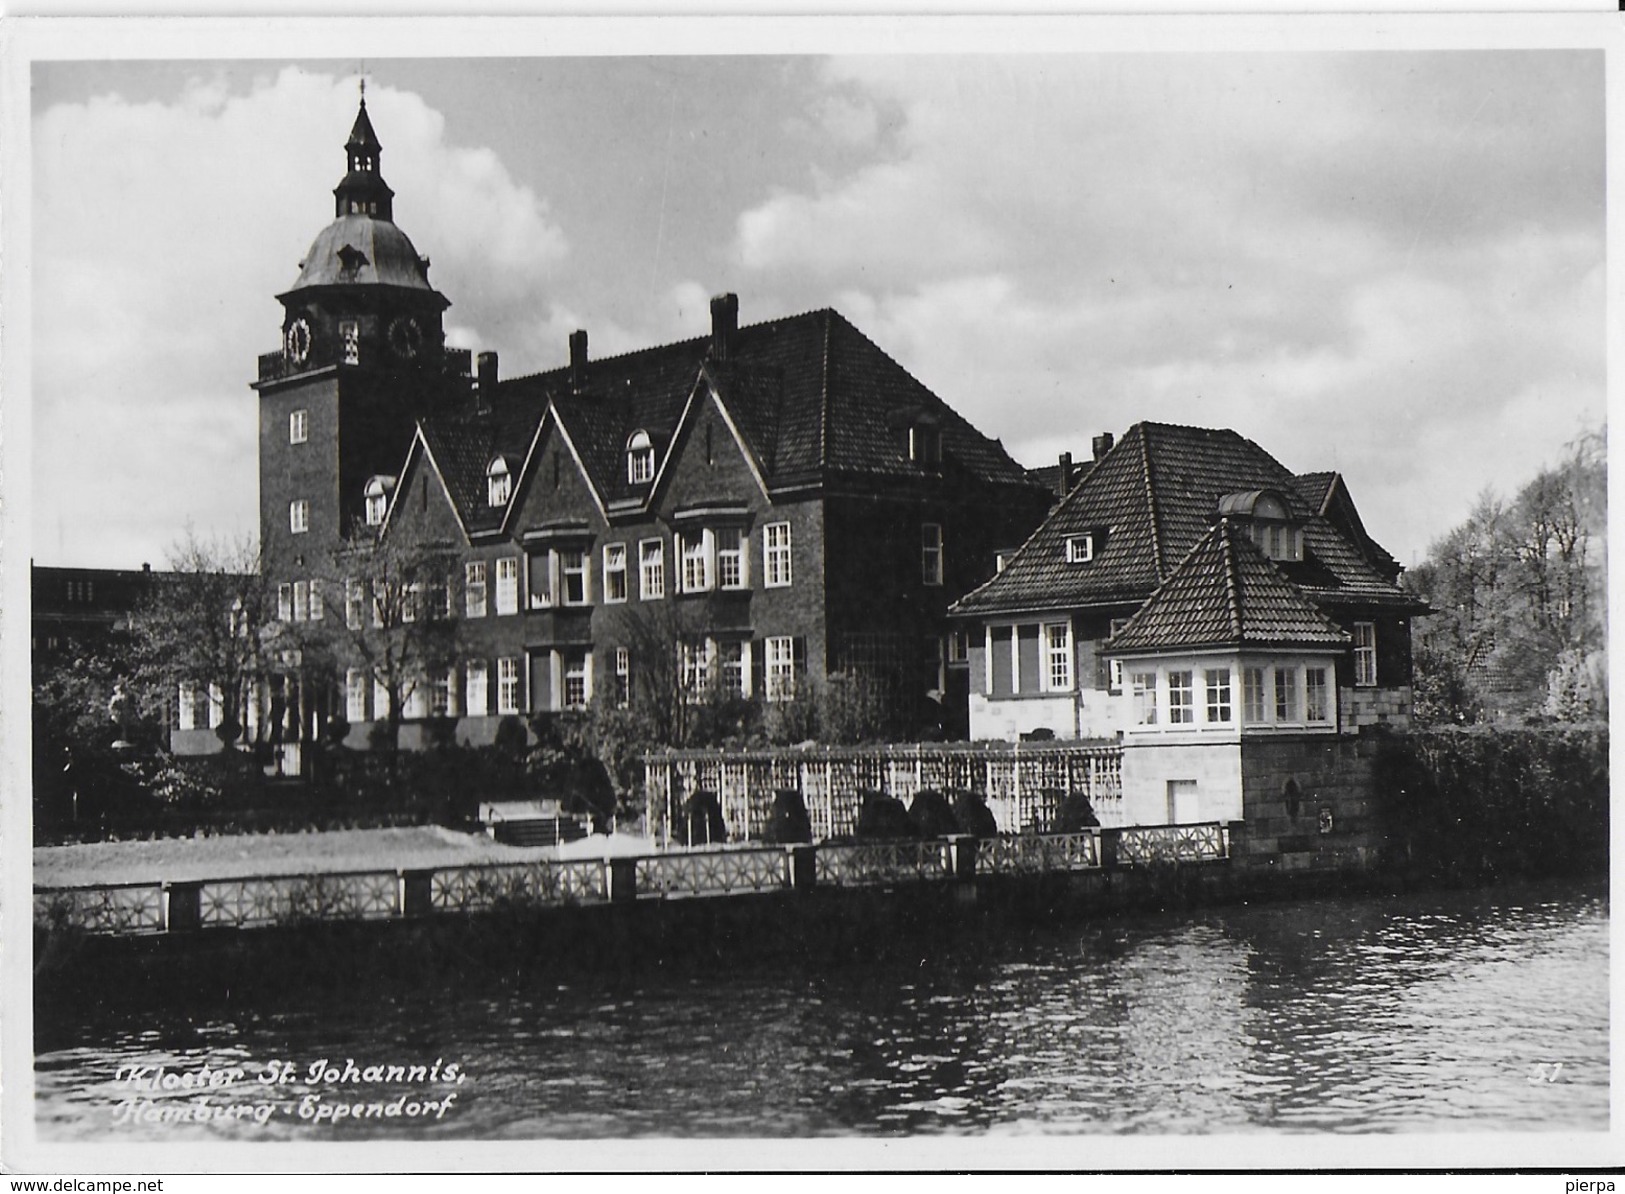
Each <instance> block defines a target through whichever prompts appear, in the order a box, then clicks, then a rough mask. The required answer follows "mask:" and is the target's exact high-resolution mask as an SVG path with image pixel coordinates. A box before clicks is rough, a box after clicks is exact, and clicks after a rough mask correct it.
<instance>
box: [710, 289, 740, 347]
mask: <svg viewBox="0 0 1625 1194" xmlns="http://www.w3.org/2000/svg"><path fill="white" fill-rule="evenodd" d="M738 330H739V296H738V295H737V294H719V295H717V297H716V298H714V299H712V300H711V357H712V359H713V360H717V361H726V360H727V359H728V346H729V342H730V341H732V340H733V338H734V333H735V332H737V331H738Z"/></svg>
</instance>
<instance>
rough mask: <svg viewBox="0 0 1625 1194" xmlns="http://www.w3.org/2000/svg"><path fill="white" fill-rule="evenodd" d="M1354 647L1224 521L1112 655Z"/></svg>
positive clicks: (1118, 639) (1123, 633)
mask: <svg viewBox="0 0 1625 1194" xmlns="http://www.w3.org/2000/svg"><path fill="white" fill-rule="evenodd" d="M1348 642H1349V637H1348V635H1347V634H1345V633H1344V632H1343V631H1342V630H1340V629H1338V628H1337V627H1336V626H1335V625H1333V624H1332V623H1331V621H1329V620H1328V619H1327V617H1326V615H1325V614H1323V613H1321V612H1320V609H1319V608H1318V607H1317V606H1316V605H1315V603H1314V602H1313V601H1312V600H1311V599H1310V598H1309V596H1308V595H1307V594H1306V593H1304V591H1303V590H1302V589H1300V588H1299V587H1298V586H1297V585H1295V584H1293V583H1292V582H1291V581H1290V580H1288V579H1287V578H1286V575H1285V574H1284V573H1283V572H1282V570H1281V569H1280V568H1279V567H1277V566H1276V564H1275V563H1274V562H1272V561H1271V560H1269V559H1267V558H1265V556H1264V554H1263V553H1262V552H1260V551H1259V550H1258V548H1257V547H1256V546H1255V545H1254V544H1253V541H1252V538H1251V536H1249V535H1248V534H1247V533H1246V532H1245V531H1244V530H1242V529H1240V528H1239V527H1237V526H1236V524H1235V523H1233V522H1231V521H1230V520H1229V519H1224V520H1222V521H1221V522H1220V523H1219V524H1218V525H1217V526H1215V527H1213V528H1212V529H1211V530H1209V531H1208V533H1207V534H1205V535H1203V536H1202V538H1201V539H1200V540H1198V541H1197V544H1196V546H1195V547H1193V548H1192V549H1191V551H1190V554H1189V555H1187V556H1186V557H1185V559H1184V560H1183V561H1182V562H1181V563H1180V565H1179V567H1178V568H1176V569H1175V570H1174V573H1173V575H1172V576H1170V577H1169V578H1168V580H1167V582H1166V583H1165V584H1164V585H1163V586H1162V587H1161V588H1160V589H1158V590H1157V591H1156V593H1155V594H1153V595H1152V597H1151V598H1150V600H1148V601H1147V602H1146V603H1145V604H1144V605H1142V606H1141V607H1140V609H1139V611H1138V612H1137V613H1136V614H1135V615H1134V617H1132V618H1131V619H1129V623H1128V625H1127V626H1125V627H1124V628H1123V629H1122V630H1120V631H1118V633H1117V634H1116V635H1115V636H1113V638H1112V639H1111V641H1110V642H1109V643H1108V644H1107V650H1111V651H1144V650H1167V649H1170V648H1193V649H1194V648H1198V647H1228V646H1234V647H1250V646H1256V647H1284V646H1327V647H1346V646H1347V645H1348Z"/></svg>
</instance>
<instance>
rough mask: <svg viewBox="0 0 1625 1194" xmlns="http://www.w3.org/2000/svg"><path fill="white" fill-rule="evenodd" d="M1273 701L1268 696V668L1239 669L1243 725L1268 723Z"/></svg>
mask: <svg viewBox="0 0 1625 1194" xmlns="http://www.w3.org/2000/svg"><path fill="white" fill-rule="evenodd" d="M1274 708H1275V703H1274V701H1273V700H1271V698H1270V686H1269V669H1268V668H1264V667H1244V668H1242V669H1241V718H1242V724H1243V725H1265V724H1268V722H1269V721H1270V720H1271V719H1270V716H1269V715H1270V713H1271V712H1272V711H1273V710H1274Z"/></svg>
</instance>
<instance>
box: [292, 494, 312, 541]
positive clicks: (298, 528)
mask: <svg viewBox="0 0 1625 1194" xmlns="http://www.w3.org/2000/svg"><path fill="white" fill-rule="evenodd" d="M308 530H310V502H309V501H308V500H307V499H305V498H295V499H294V500H293V501H291V502H289V503H288V532H289V533H290V534H293V535H303V534H304V533H305V532H306V531H308Z"/></svg>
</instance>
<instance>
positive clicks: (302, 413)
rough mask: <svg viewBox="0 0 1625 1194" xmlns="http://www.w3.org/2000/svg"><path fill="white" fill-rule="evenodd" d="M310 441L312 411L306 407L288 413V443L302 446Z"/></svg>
mask: <svg viewBox="0 0 1625 1194" xmlns="http://www.w3.org/2000/svg"><path fill="white" fill-rule="evenodd" d="M309 439H310V411H308V410H306V409H305V408H304V407H302V406H301V407H300V408H299V409H298V410H291V411H289V412H288V443H290V444H302V443H305V442H306V441H307V440H309Z"/></svg>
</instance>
